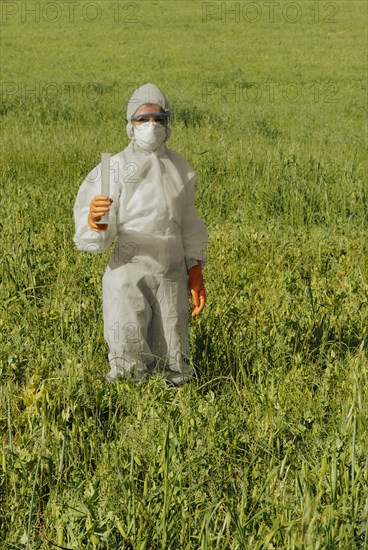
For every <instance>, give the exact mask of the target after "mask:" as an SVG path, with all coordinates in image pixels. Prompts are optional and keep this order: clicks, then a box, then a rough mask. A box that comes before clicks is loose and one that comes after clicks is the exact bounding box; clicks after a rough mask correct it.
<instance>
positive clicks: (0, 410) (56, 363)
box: [0, 0, 368, 550]
mask: <svg viewBox="0 0 368 550" xmlns="http://www.w3.org/2000/svg"><path fill="white" fill-rule="evenodd" d="M1 10H2V12H1V16H2V46H1V48H2V54H3V55H2V76H1V78H2V83H1V85H2V98H1V99H2V102H1V118H2V162H1V166H0V170H1V176H2V182H3V183H2V185H3V189H2V193H1V196H2V216H1V220H0V227H1V240H2V255H1V277H2V281H1V293H2V300H1V304H2V312H1V321H0V323H1V329H2V330H1V334H2V336H1V366H0V373H1V397H0V425H1V435H0V445H1V447H0V456H1V460H0V483H1V487H0V499H1V500H0V510H1V512H0V514H1V515H0V541H2V542H0V547H1V549H4V550H5V549H6V550H16V549H29V550H36V549H40V550H44V549H47V548H57V547H60V548H68V549H73V550H81V549H91V550H92V549H96V550H112V549H121V550H122V549H134V550H138V549H139V550H143V549H147V550H156V549H157V550H158V549H170V550H171V549H172V550H182V549H183V550H184V549H188V550H189V549H201V550H205V549H222V550H227V549H249V550H261V549H265V550H268V549H294V550H309V549H310V550H335V549H339V550H340V549H341V550H351V549H364V548H368V526H367V518H368V459H367V456H368V430H367V428H368V369H367V366H368V360H367V349H368V231H367V229H368V185H367V163H366V158H365V155H366V145H367V134H366V127H365V120H366V115H367V113H366V105H367V96H366V93H367V92H366V84H367V64H366V57H367V42H366V33H367V4H366V3H365V2H363V1H360V0H359V1H357V0H350V1H347V0H346V1H345V0H341V1H340V0H336V1H334V2H324V1H319V2H312V1H309V0H299V1H297V2H287V1H285V0H282V1H281V0H280V2H277V3H275V4H272V5H271V4H270V3H267V2H263V1H256V2H199V1H196V0H195V1H180V0H177V1H173V0H168V1H164V0H157V1H154V0H152V1H151V0H150V1H149V0H144V1H137V2H125V3H124V2H112V1H111V2H110V1H109V0H103V1H102V0H100V1H99V2H86V1H85V0H80V1H79V2H58V1H54V2H47V1H45V0H42V1H38V2H31V1H27V2H20V1H6V2H3V3H2V5H1ZM146 82H153V83H155V84H157V85H159V86H160V87H161V88H162V89H163V90H164V91H165V93H166V94H167V96H168V97H169V99H170V100H171V103H172V105H173V109H174V114H175V119H174V123H173V135H172V137H171V138H170V141H169V146H170V147H171V148H172V149H174V150H176V151H178V152H179V153H181V154H182V155H184V156H185V157H186V158H187V159H188V160H189V161H190V162H191V164H192V165H193V166H194V167H195V169H196V170H197V172H198V185H197V205H198V210H199V211H200V214H201V216H202V217H203V219H204V220H205V221H206V224H207V226H208V230H209V235H210V243H209V247H208V264H207V266H206V269H205V278H206V286H207V292H208V304H207V306H206V309H205V312H204V314H203V315H202V317H201V318H200V319H197V320H193V321H192V322H191V331H190V338H191V343H192V355H193V357H192V360H193V365H194V367H195V369H196V375H197V376H196V379H195V380H194V381H193V383H191V384H189V385H186V386H184V387H183V388H182V389H180V390H174V389H170V388H168V387H167V386H166V384H165V382H164V380H162V379H160V378H155V379H151V380H149V381H148V382H145V383H143V384H141V385H139V386H135V385H132V384H130V383H128V382H122V383H120V384H117V385H114V386H110V385H107V384H105V383H103V382H102V381H101V379H102V377H103V375H104V374H105V373H106V372H107V370H108V364H107V362H106V359H105V354H106V351H107V346H106V344H105V342H104V340H103V330H102V329H103V327H102V309H101V278H102V275H103V272H104V269H105V265H106V263H107V260H108V255H106V254H105V255H103V256H98V257H96V256H92V255H88V254H83V253H81V252H78V251H77V249H76V248H75V246H74V244H73V242H72V237H73V234H74V223H73V216H72V207H73V204H74V200H75V196H76V193H77V190H78V188H79V185H80V183H81V181H82V180H83V179H84V177H85V175H86V174H87V173H88V172H89V171H90V170H91V169H92V168H93V166H95V165H96V164H97V163H98V162H99V158H100V153H101V151H110V152H111V153H116V152H118V151H120V150H122V149H123V148H124V147H125V146H126V145H127V143H128V139H127V136H126V133H125V119H124V117H125V109H126V102H127V99H128V98H129V96H130V94H131V92H132V91H133V90H134V89H135V88H136V87H137V86H139V85H141V84H143V83H146Z"/></svg>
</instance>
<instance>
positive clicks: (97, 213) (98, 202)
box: [88, 195, 113, 231]
mask: <svg viewBox="0 0 368 550" xmlns="http://www.w3.org/2000/svg"><path fill="white" fill-rule="evenodd" d="M112 202H113V201H112V199H109V197H103V196H102V195H96V196H95V197H93V199H92V200H91V204H90V205H89V214H88V226H89V227H90V228H91V229H93V231H100V230H101V231H106V229H107V228H108V224H107V223H101V224H100V225H97V223H96V222H99V221H100V219H101V218H102V216H104V215H105V214H106V212H108V211H109V210H110V206H111V205H112Z"/></svg>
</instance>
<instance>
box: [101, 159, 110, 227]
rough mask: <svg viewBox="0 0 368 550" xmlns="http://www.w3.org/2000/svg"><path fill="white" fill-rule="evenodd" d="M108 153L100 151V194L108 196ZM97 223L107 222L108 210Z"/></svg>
mask: <svg viewBox="0 0 368 550" xmlns="http://www.w3.org/2000/svg"><path fill="white" fill-rule="evenodd" d="M110 157H111V154H110V153H101V195H103V196H104V197H110ZM99 223H109V212H106V214H105V215H104V216H103V217H102V218H101V221H100V222H99Z"/></svg>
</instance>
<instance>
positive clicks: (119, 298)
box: [73, 84, 208, 385]
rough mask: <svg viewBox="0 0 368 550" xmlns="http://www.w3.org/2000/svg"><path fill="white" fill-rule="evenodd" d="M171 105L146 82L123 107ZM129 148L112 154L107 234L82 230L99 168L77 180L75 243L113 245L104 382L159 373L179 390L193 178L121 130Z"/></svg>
mask: <svg viewBox="0 0 368 550" xmlns="http://www.w3.org/2000/svg"><path fill="white" fill-rule="evenodd" d="M148 103H152V104H158V105H160V106H161V107H162V108H163V109H164V110H165V111H167V112H168V111H169V110H170V105H169V103H168V101H167V99H166V97H165V96H164V94H163V93H162V92H161V90H160V89H159V88H157V87H156V86H154V85H153V84H146V85H145V86H142V87H141V88H138V90H136V91H135V92H134V94H133V95H132V97H131V99H130V100H129V103H128V109H127V118H128V120H130V117H131V116H132V115H133V114H134V113H135V112H136V110H137V109H138V108H139V107H140V106H141V105H144V104H148ZM127 132H128V136H129V137H130V138H131V142H130V144H129V145H128V146H127V147H126V148H125V149H124V150H123V151H122V152H120V153H118V154H117V155H114V156H112V157H111V163H110V197H111V198H112V199H113V203H112V206H111V208H110V214H109V225H108V229H107V230H106V231H98V232H96V231H93V230H92V229H91V228H90V227H89V226H88V214H89V210H90V202H91V200H92V199H93V197H94V196H96V195H100V194H101V165H98V166H96V168H94V169H93V170H92V172H90V173H89V174H88V176H87V177H86V179H85V180H84V181H83V183H82V185H81V187H80V189H79V191H78V195H77V198H76V201H75V205H74V219H75V236H74V239H73V240H74V242H75V244H76V246H77V248H78V249H79V250H81V251H86V252H90V253H93V254H99V253H103V252H105V251H107V250H108V249H109V247H110V246H111V244H112V242H113V240H114V238H115V236H117V240H116V243H115V247H114V249H113V252H112V254H111V256H110V259H109V263H108V265H107V268H106V271H105V274H104V276H103V281H102V282H103V285H102V286H103V317H104V337H105V340H106V342H107V343H108V346H109V353H108V358H109V361H110V366H111V370H110V372H109V373H108V375H107V379H108V380H110V381H114V380H115V379H116V378H117V377H119V376H121V377H127V378H132V379H133V380H136V381H137V380H141V379H143V378H145V377H146V376H147V374H149V373H150V372H153V371H156V372H164V373H165V376H166V379H167V380H168V381H169V382H171V383H173V384H175V385H180V384H182V383H183V382H185V381H186V380H189V379H190V378H191V377H192V375H193V369H192V368H191V367H190V365H189V341H188V298H189V292H188V276H187V268H188V269H189V268H190V267H191V263H193V260H197V261H201V262H202V264H204V263H205V261H206V257H205V253H206V244H207V239H208V236H207V231H206V227H205V224H204V222H203V221H202V220H201V219H200V218H199V217H198V213H197V210H196V207H195V182H196V174H195V172H194V170H193V168H192V167H191V166H190V164H189V163H188V162H187V161H186V160H185V159H184V158H183V157H182V156H181V155H179V154H178V153H176V152H174V151H171V150H170V149H168V148H167V147H166V145H165V143H162V144H161V145H160V146H159V147H158V149H156V150H154V151H147V150H145V149H142V148H141V147H140V146H139V145H138V144H137V143H136V142H135V139H134V130H133V128H132V125H131V123H130V122H128V125H127Z"/></svg>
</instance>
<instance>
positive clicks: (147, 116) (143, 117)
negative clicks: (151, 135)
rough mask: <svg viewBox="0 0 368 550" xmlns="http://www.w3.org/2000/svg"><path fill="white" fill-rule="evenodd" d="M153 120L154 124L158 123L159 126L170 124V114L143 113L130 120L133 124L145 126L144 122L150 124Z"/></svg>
mask: <svg viewBox="0 0 368 550" xmlns="http://www.w3.org/2000/svg"><path fill="white" fill-rule="evenodd" d="M151 119H153V120H154V122H158V123H159V124H162V125H163V126H164V125H165V124H166V123H167V122H169V120H170V115H169V114H168V113H157V112H154V113H142V114H140V115H135V116H132V118H131V119H130V120H131V121H132V122H136V123H137V124H143V123H144V122H149V121H150V120H151Z"/></svg>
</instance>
